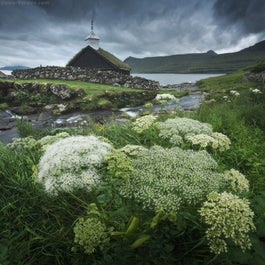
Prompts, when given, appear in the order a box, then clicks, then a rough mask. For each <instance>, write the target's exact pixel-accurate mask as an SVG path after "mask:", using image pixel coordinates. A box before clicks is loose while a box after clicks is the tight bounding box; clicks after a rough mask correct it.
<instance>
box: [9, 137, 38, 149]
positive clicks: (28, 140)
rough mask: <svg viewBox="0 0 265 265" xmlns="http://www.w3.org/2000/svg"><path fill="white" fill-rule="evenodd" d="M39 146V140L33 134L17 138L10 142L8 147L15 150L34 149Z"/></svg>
mask: <svg viewBox="0 0 265 265" xmlns="http://www.w3.org/2000/svg"><path fill="white" fill-rule="evenodd" d="M37 146H38V145H37V141H36V140H35V139H34V138H33V137H32V136H28V137H25V138H15V139H14V140H13V142H12V143H10V144H8V147H10V148H11V149H12V150H15V151H25V150H32V149H34V148H36V147H37Z"/></svg>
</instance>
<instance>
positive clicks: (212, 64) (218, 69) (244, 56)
mask: <svg viewBox="0 0 265 265" xmlns="http://www.w3.org/2000/svg"><path fill="white" fill-rule="evenodd" d="M262 59H265V41H261V42H259V43H257V44H255V45H253V46H251V47H249V48H246V49H243V50H241V51H238V52H234V53H224V54H216V53H215V52H214V51H211V50H210V51H208V52H206V53H191V54H177V55H170V56H159V57H146V58H142V59H140V58H134V57H128V58H127V59H125V61H124V62H125V63H127V64H128V65H129V66H130V67H131V68H132V72H134V73H230V72H233V71H235V70H238V69H242V68H245V67H248V66H249V65H252V64H254V63H256V62H257V61H259V60H262Z"/></svg>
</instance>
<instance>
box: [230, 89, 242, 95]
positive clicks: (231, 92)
mask: <svg viewBox="0 0 265 265" xmlns="http://www.w3.org/2000/svg"><path fill="white" fill-rule="evenodd" d="M230 94H231V95H233V96H235V97H238V96H240V93H239V92H237V91H236V90H230Z"/></svg>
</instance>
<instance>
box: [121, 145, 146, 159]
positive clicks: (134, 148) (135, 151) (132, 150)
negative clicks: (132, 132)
mask: <svg viewBox="0 0 265 265" xmlns="http://www.w3.org/2000/svg"><path fill="white" fill-rule="evenodd" d="M119 150H120V151H121V152H123V153H124V154H126V155H128V156H133V157H136V156H138V155H139V154H140V153H141V152H142V151H144V150H146V148H144V147H143V146H141V145H133V144H127V145H125V146H124V147H122V148H120V149H119Z"/></svg>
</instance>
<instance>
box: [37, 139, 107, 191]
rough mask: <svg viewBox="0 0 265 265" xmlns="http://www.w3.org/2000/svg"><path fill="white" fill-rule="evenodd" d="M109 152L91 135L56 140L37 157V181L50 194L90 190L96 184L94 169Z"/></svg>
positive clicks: (95, 170)
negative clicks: (38, 160) (38, 159)
mask: <svg viewBox="0 0 265 265" xmlns="http://www.w3.org/2000/svg"><path fill="white" fill-rule="evenodd" d="M110 150H111V145H110V144H108V143H105V142H102V141H100V140H99V139H98V138H96V137H94V136H72V137H68V138H64V139H61V140H58V141H56V142H54V143H53V144H51V145H49V146H47V148H46V151H45V153H44V154H43V156H42V157H41V160H40V162H39V166H38V167H39V172H38V175H37V180H38V182H39V183H41V184H42V185H43V186H44V187H45V190H46V192H47V193H48V194H50V195H57V194H58V192H59V191H67V192H70V191H73V190H74V189H80V188H82V189H85V190H87V191H91V190H92V189H93V188H94V187H95V186H96V185H97V184H98V183H99V181H100V176H99V174H98V173H97V168H98V167H99V166H100V165H101V164H102V162H103V161H104V157H105V155H106V154H107V153H108V152H110Z"/></svg>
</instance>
